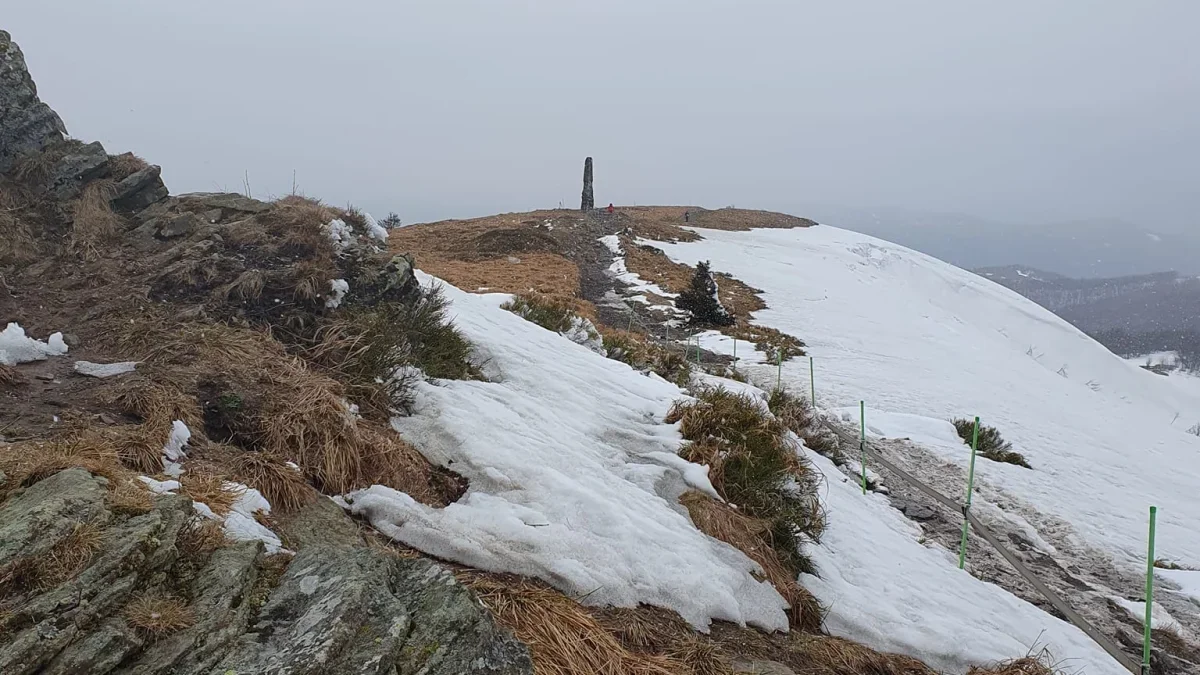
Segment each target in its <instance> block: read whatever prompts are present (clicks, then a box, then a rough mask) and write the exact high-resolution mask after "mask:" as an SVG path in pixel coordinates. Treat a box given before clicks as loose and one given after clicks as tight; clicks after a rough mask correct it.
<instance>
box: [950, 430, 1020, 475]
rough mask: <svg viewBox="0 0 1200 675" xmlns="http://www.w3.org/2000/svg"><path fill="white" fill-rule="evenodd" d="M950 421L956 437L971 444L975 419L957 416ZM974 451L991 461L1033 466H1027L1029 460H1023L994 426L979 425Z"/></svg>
mask: <svg viewBox="0 0 1200 675" xmlns="http://www.w3.org/2000/svg"><path fill="white" fill-rule="evenodd" d="M950 423H951V424H953V425H954V429H955V430H956V431H958V437H959V438H961V439H963V442H964V443H966V444H967V445H968V446H969V445H971V442H972V440H973V439H974V435H975V420H973V419H966V418H958V419H953V420H950ZM976 452H978V454H979V455H980V456H982V457H986V458H988V459H990V460H992V461H993V462H1004V463H1006V464H1016V465H1017V466H1023V467H1025V468H1026V469H1032V468H1033V467H1031V466H1029V462H1027V461H1025V456H1024V455H1022V454H1021V453H1019V452H1015V451H1014V450H1013V449H1012V443H1009V442H1008V441H1006V440H1004V437H1002V436H1001V435H1000V430H999V429H997V428H996V427H989V426H986V425H980V426H979V445H978V446H977V447H976Z"/></svg>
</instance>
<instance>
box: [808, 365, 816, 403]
mask: <svg viewBox="0 0 1200 675" xmlns="http://www.w3.org/2000/svg"><path fill="white" fill-rule="evenodd" d="M808 384H809V386H810V387H812V395H811V397H810V398H809V399H808V400H809V402H810V403H812V406H813V407H814V408H816V407H817V377H816V375H815V374H814V370H813V357H811V356H810V357H808Z"/></svg>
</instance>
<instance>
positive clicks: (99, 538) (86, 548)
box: [37, 522, 103, 587]
mask: <svg viewBox="0 0 1200 675" xmlns="http://www.w3.org/2000/svg"><path fill="white" fill-rule="evenodd" d="M102 543H103V530H102V528H101V527H100V524H99V523H96V522H91V523H78V524H76V525H75V529H74V530H72V531H71V534H69V535H67V537H66V538H65V539H63V540H62V541H60V542H58V543H57V544H55V545H54V547H53V548H51V549H50V551H49V553H47V554H46V556H44V557H43V558H41V559H40V560H39V561H38V566H37V575H38V582H39V584H40V585H41V586H43V587H49V586H54V585H56V584H60V583H62V582H63V581H66V580H67V579H70V578H72V577H74V576H75V575H76V574H79V572H81V571H83V568H85V567H87V566H88V564H89V563H91V562H92V557H93V556H95V555H96V552H97V551H99V550H100V545H101V544H102Z"/></svg>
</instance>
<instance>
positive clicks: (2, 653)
mask: <svg viewBox="0 0 1200 675" xmlns="http://www.w3.org/2000/svg"><path fill="white" fill-rule="evenodd" d="M106 489H107V485H106V482H105V480H104V479H103V478H97V477H94V476H92V475H90V474H89V473H87V472H86V471H84V470H83V469H69V470H66V471H62V472H59V473H58V474H55V475H54V476H51V477H50V478H47V479H45V480H42V481H40V482H38V483H35V484H33V485H32V486H30V487H28V488H26V489H25V490H23V491H18V492H16V493H14V494H12V495H11V496H10V497H9V498H8V499H7V500H6V501H4V502H0V547H2V550H3V551H4V554H5V555H6V556H7V558H8V559H9V560H10V564H11V563H14V562H19V561H21V560H29V559H31V558H30V557H31V556H33V555H37V554H39V553H40V552H45V551H47V550H50V549H51V548H53V546H54V545H55V544H56V543H58V542H60V541H62V540H63V539H64V538H65V537H66V536H67V535H68V534H69V533H70V532H71V531H72V530H73V529H74V527H75V525H76V524H78V523H80V522H102V523H106V527H105V529H104V531H103V536H102V546H101V548H100V550H99V551H97V552H96V553H95V555H94V556H93V557H92V558H91V560H90V562H89V563H88V564H87V565H86V566H85V567H84V569H83V570H82V571H80V572H78V573H77V574H76V575H75V576H74V577H73V578H71V579H68V580H66V581H63V582H61V583H57V584H54V585H51V586H49V587H43V586H41V585H36V584H35V585H32V586H30V587H28V588H15V589H13V588H8V589H4V588H0V610H3V612H2V614H4V615H6V619H5V625H4V626H3V628H2V629H0V673H4V674H5V675H9V674H10V673H11V674H12V675H31V674H32V673H49V674H56V675H66V674H67V673H81V672H87V673H94V674H96V675H105V674H107V673H112V674H120V675H208V674H209V673H227V672H231V671H232V672H236V673H255V674H259V673H262V674H268V673H276V674H280V675H283V674H288V675H292V674H295V675H304V674H307V673H311V674H313V675H316V674H318V673H328V672H346V673H377V674H379V675H384V674H385V673H386V674H387V675H393V674H398V675H417V673H421V674H422V675H529V674H531V673H532V672H533V666H532V664H531V662H530V657H529V652H528V650H527V649H526V648H525V646H524V645H522V644H520V643H519V642H517V641H516V640H515V639H514V638H513V637H512V636H511V635H509V634H508V633H507V632H505V631H503V630H502V629H500V628H498V627H497V626H496V624H495V623H494V622H493V620H492V618H491V616H490V615H489V614H488V613H487V611H486V610H485V609H484V608H483V606H482V605H481V604H480V603H479V601H478V600H477V599H476V598H475V596H474V595H473V594H472V593H471V591H469V590H468V589H467V588H465V587H464V586H462V585H461V584H459V583H458V582H457V581H456V580H455V578H454V576H453V575H452V574H450V573H449V572H448V571H447V570H445V569H444V568H442V567H441V566H439V565H437V564H435V563H433V562H430V561H427V560H414V559H405V558H401V557H399V556H396V555H393V554H390V553H388V552H387V551H385V550H382V549H377V548H372V547H369V546H367V545H366V543H365V542H364V541H363V540H362V538H361V537H360V536H359V534H358V531H357V528H356V526H355V524H354V523H353V521H351V520H350V518H349V517H348V516H346V515H345V513H344V512H343V511H342V509H340V508H338V507H337V506H336V505H335V504H333V503H332V502H331V501H329V500H325V499H322V500H318V501H317V502H315V503H313V504H311V505H309V506H308V507H305V508H304V509H301V510H300V511H299V512H297V513H295V514H293V515H290V516H285V517H281V519H280V523H279V528H280V531H281V534H283V536H284V538H285V540H286V541H288V543H289V545H290V546H293V547H294V548H295V549H296V554H295V557H294V559H292V560H291V562H290V564H287V567H286V570H283V571H279V569H280V568H279V567H278V558H274V559H272V563H271V565H274V566H273V567H272V566H271V565H268V559H267V558H265V557H264V555H263V552H262V547H261V544H259V543H258V542H243V543H240V544H229V545H226V546H224V547H222V548H218V549H217V550H216V551H213V552H211V553H209V554H203V555H201V556H200V557H197V555H198V554H197V553H195V551H192V550H191V549H189V548H188V547H187V546H185V545H184V543H183V540H182V539H181V537H182V536H183V535H186V534H187V533H188V531H189V530H188V528H190V527H192V524H191V522H192V518H193V513H192V507H191V502H190V501H189V500H188V499H187V498H185V497H181V496H175V495H164V496H160V497H158V498H157V499H156V500H155V503H154V507H153V508H152V510H151V511H150V512H148V513H145V514H142V515H138V516H133V517H128V518H125V519H122V518H121V517H119V516H117V515H115V514H113V513H111V512H109V511H108V510H107V508H106V507H105V505H104V495H105V491H106ZM268 570H274V572H271V571H268ZM144 594H149V595H173V596H176V597H179V598H182V599H184V600H185V601H186V603H187V606H188V609H189V612H190V614H191V615H192V617H193V622H192V624H191V625H190V626H188V627H185V628H183V629H181V630H178V631H177V632H174V633H170V634H167V635H149V634H146V633H144V632H143V631H142V630H141V629H139V628H138V627H137V626H135V625H132V624H131V623H130V621H129V617H128V616H127V614H126V612H125V608H126V606H127V605H128V603H129V602H130V601H131V600H132V599H134V598H136V597H138V596H141V595H144Z"/></svg>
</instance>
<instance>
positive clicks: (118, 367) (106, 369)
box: [75, 361, 138, 378]
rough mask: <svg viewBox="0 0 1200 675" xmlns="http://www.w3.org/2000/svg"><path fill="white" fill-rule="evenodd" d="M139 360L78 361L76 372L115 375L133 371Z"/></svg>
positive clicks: (100, 376)
mask: <svg viewBox="0 0 1200 675" xmlns="http://www.w3.org/2000/svg"><path fill="white" fill-rule="evenodd" d="M137 364H138V362H137V361H121V362H119V363H92V362H91V361H76V362H75V372H77V373H79V374H80V375H86V376H88V377H99V378H105V377H113V376H114V375H124V374H126V373H132V372H133V371H134V370H136V369H137Z"/></svg>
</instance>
